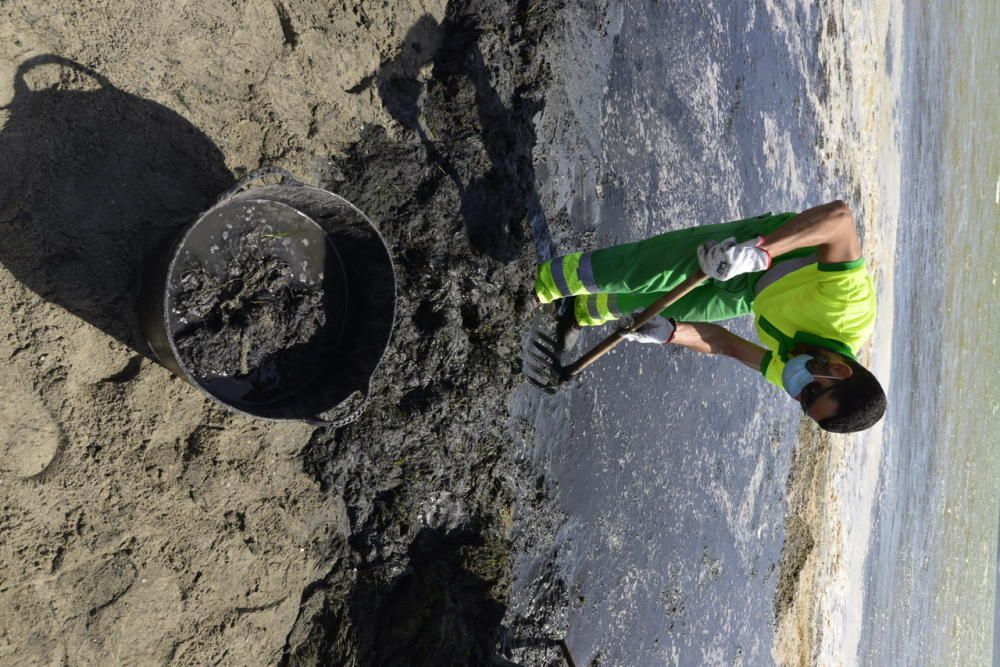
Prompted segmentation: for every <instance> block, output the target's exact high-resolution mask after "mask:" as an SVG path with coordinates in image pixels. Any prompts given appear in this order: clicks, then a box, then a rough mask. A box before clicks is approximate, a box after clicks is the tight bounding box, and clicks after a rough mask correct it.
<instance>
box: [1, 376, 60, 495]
mask: <svg viewBox="0 0 1000 667" xmlns="http://www.w3.org/2000/svg"><path fill="white" fill-rule="evenodd" d="M21 382H23V380H19V379H18V378H16V377H14V376H13V375H12V373H11V371H10V370H9V369H6V370H4V371H2V372H0V387H4V388H5V389H6V396H5V397H4V400H3V401H0V475H4V476H6V475H14V476H16V477H19V478H22V479H24V478H27V477H34V476H35V475H38V474H40V473H42V472H44V471H45V469H46V468H48V467H49V464H50V463H52V459H53V458H55V455H56V453H57V452H58V451H59V444H60V442H61V441H62V429H60V428H59V424H57V423H56V420H55V419H53V417H52V415H51V414H50V413H49V411H48V410H47V409H46V407H45V405H43V404H42V401H41V398H40V397H39V396H38V395H37V394H35V392H33V391H31V390H30V389H25V388H23V387H21V386H18V385H19V384H20V383H21Z"/></svg>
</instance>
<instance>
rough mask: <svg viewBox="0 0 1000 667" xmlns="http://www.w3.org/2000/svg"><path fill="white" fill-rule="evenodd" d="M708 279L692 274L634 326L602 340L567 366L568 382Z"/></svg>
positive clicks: (652, 305) (704, 276)
mask: <svg viewBox="0 0 1000 667" xmlns="http://www.w3.org/2000/svg"><path fill="white" fill-rule="evenodd" d="M707 278H708V276H706V275H705V274H704V273H702V272H701V271H696V272H695V273H693V274H691V275H690V276H689V277H688V278H687V280H685V281H684V282H682V283H681V284H680V285H678V286H677V287H675V288H673V289H672V290H670V291H669V292H667V293H666V294H664V295H663V296H661V297H660V298H659V299H657V300H656V301H654V302H653V303H651V304H650V305H649V307H647V308H646V310H644V311H642V312H641V313H639V315H638V317H636V318H635V320H634V321H633V322H632V326H630V327H627V328H624V329H615V330H614V331H613V332H612V333H611V335H610V336H608V337H607V338H605V339H604V340H602V341H601V342H600V343H598V344H597V345H595V346H594V348H593V349H592V350H590V352H587V353H586V354H585V355H583V356H582V357H580V358H579V359H577V360H576V361H574V362H573V363H571V364H570V365H569V366H566V367H565V368H564V369H563V373H564V375H565V378H566V380H572V379H573V378H575V377H576V376H577V375H579V374H580V373H582V372H583V371H584V370H585V369H586V368H587V367H588V366H590V365H591V364H592V363H594V362H595V361H597V360H598V359H600V358H601V357H603V356H604V355H605V354H607V353H608V352H610V351H611V350H613V349H615V347H616V346H617V345H618V344H619V343H621V342H622V341H623V340H625V334H627V333H630V332H632V331H638V329H639V328H640V327H642V325H644V324H645V323H646V322H649V321H650V320H651V319H653V318H654V317H656V316H657V315H659V314H660V312H661V311H663V309H664V308H668V307H670V306H672V305H673V304H675V303H676V302H677V301H680V299H681V298H682V297H683V296H685V295H686V294H687V293H688V292H690V291H691V290H693V289H694V288H695V287H698V286H699V285H701V284H702V283H703V282H705V280H706V279H707Z"/></svg>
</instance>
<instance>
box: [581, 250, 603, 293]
mask: <svg viewBox="0 0 1000 667" xmlns="http://www.w3.org/2000/svg"><path fill="white" fill-rule="evenodd" d="M591 255H593V253H590V252H585V253H583V255H582V256H581V257H580V268H579V269H578V270H577V276H578V277H579V278H580V282H582V283H583V286H584V288H585V289H586V290H587V291H588V292H590V293H591V294H593V293H594V292H600V291H601V290H600V289H599V288H598V287H597V282H596V281H594V265H593V264H592V263H591Z"/></svg>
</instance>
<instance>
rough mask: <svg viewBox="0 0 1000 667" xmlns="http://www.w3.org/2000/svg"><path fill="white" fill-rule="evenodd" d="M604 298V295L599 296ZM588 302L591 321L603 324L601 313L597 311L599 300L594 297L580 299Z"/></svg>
mask: <svg viewBox="0 0 1000 667" xmlns="http://www.w3.org/2000/svg"><path fill="white" fill-rule="evenodd" d="M598 296H602V295H598ZM580 298H583V299H586V300H587V314H588V315H590V321H591V322H593V323H594V324H600V323H601V311H599V310H598V309H597V299H596V298H595V297H592V296H587V297H580Z"/></svg>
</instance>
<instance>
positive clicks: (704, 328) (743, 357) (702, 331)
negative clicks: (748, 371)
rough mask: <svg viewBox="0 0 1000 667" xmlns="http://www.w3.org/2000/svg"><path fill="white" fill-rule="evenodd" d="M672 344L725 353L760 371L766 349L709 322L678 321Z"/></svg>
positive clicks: (707, 351) (701, 350) (705, 352)
mask: <svg viewBox="0 0 1000 667" xmlns="http://www.w3.org/2000/svg"><path fill="white" fill-rule="evenodd" d="M670 342H671V344H674V345H683V346H684V347H687V348H690V349H692V350H694V351H695V352H702V353H704V354H723V355H725V356H727V357H732V358H733V359H736V360H737V361H741V362H743V363H744V364H746V365H747V366H749V367H750V368H752V369H754V370H756V371H759V370H760V364H761V362H762V361H763V360H764V354H765V352H766V350H764V348H762V347H761V346H759V345H755V344H753V343H751V342H750V341H748V340H746V339H745V338H740V337H739V336H737V335H736V334H734V333H732V332H731V331H729V330H728V329H725V328H723V327H720V326H719V325H718V324H710V323H708V322H678V323H677V330H676V331H675V332H674V337H673V338H672V339H671V340H670Z"/></svg>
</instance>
